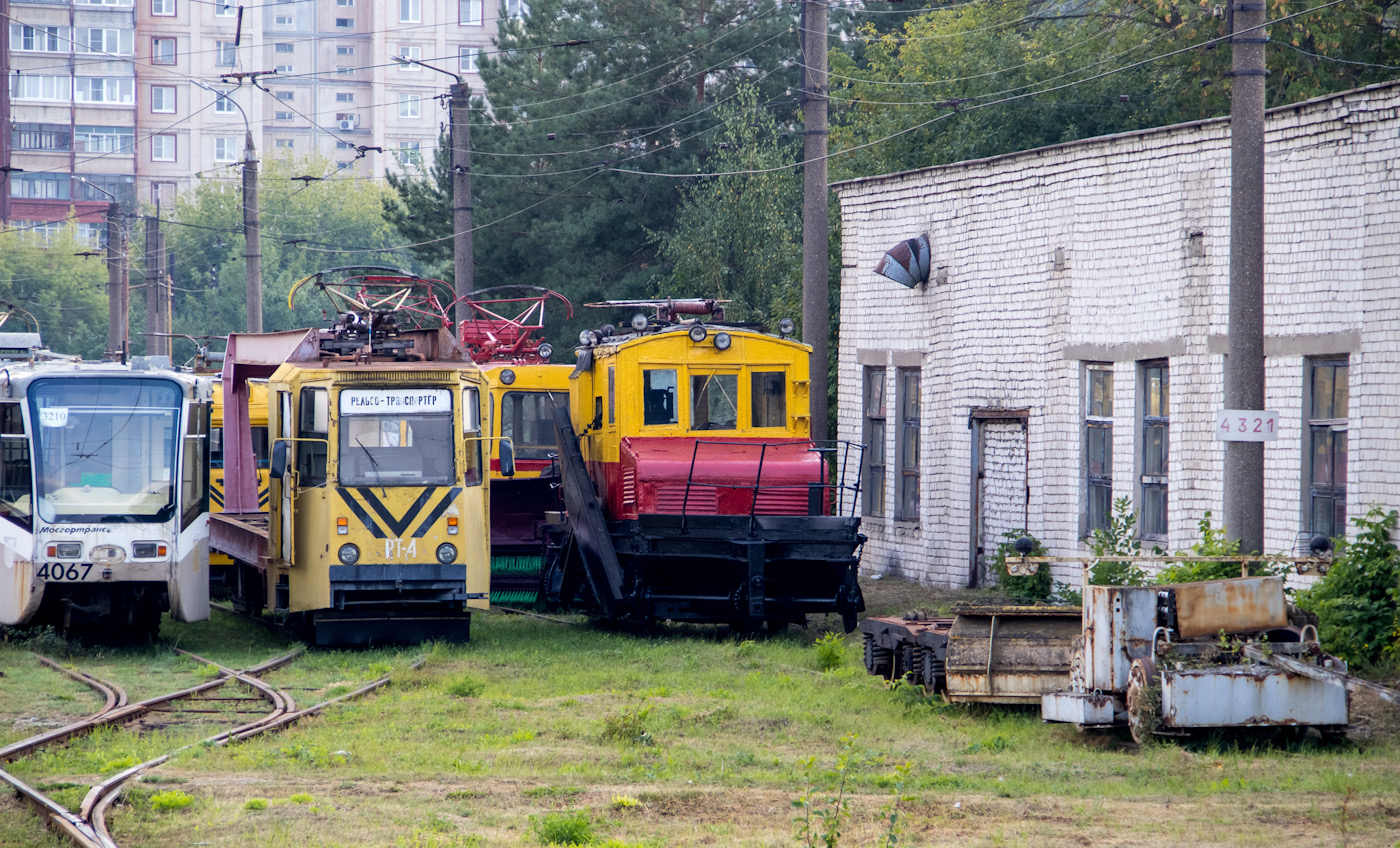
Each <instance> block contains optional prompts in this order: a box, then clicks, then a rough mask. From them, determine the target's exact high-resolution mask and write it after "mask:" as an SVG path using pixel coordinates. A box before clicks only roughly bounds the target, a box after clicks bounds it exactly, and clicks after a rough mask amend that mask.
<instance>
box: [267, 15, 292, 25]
mask: <svg viewBox="0 0 1400 848" xmlns="http://www.w3.org/2000/svg"><path fill="white" fill-rule="evenodd" d="M272 22H273V23H274V24H276V25H277V26H291V25H292V16H291V15H273V16H272Z"/></svg>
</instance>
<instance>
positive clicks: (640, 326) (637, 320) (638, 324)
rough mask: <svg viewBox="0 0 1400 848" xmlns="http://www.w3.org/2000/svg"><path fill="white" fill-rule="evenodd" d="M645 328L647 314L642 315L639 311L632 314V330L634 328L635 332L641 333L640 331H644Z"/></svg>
mask: <svg viewBox="0 0 1400 848" xmlns="http://www.w3.org/2000/svg"><path fill="white" fill-rule="evenodd" d="M646 328H647V316H645V315H643V314H642V313H640V312H638V313H637V314H636V315H633V316H632V329H633V330H636V331H637V332H639V333H642V332H646Z"/></svg>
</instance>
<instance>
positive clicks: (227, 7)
mask: <svg viewBox="0 0 1400 848" xmlns="http://www.w3.org/2000/svg"><path fill="white" fill-rule="evenodd" d="M237 14H238V7H237V6H236V5H234V3H233V0H217V5H215V6H214V16H215V17H217V18H232V17H234V16H235V15H237Z"/></svg>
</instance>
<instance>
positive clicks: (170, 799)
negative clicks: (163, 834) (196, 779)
mask: <svg viewBox="0 0 1400 848" xmlns="http://www.w3.org/2000/svg"><path fill="white" fill-rule="evenodd" d="M192 803H194V799H193V798H191V797H190V796H188V795H186V794H185V793H183V792H181V791H180V790H178V789H167V790H165V791H164V792H157V793H156V794H154V795H152V796H151V809H152V810H155V811H156V812H158V813H166V812H170V811H171V810H183V809H184V808H186V807H188V806H189V805H190V804H192Z"/></svg>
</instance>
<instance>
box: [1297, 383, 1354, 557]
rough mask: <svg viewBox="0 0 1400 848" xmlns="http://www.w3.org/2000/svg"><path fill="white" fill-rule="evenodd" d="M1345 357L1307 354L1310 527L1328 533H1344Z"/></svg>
mask: <svg viewBox="0 0 1400 848" xmlns="http://www.w3.org/2000/svg"><path fill="white" fill-rule="evenodd" d="M1348 365H1349V361H1348V359H1347V357H1345V356H1343V357H1320V358H1317V359H1309V360H1307V368H1308V383H1307V390H1308V395H1309V397H1308V444H1309V462H1308V469H1307V475H1308V489H1307V491H1308V502H1307V504H1306V508H1307V514H1308V516H1309V518H1308V531H1309V532H1310V533H1321V534H1323V535H1324V536H1327V537H1329V538H1333V537H1338V536H1345V535H1346V527H1347V525H1346V520H1347V407H1348V406H1349V397H1348V396H1349V393H1350V392H1349V386H1348V370H1349V367H1348Z"/></svg>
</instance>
